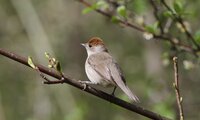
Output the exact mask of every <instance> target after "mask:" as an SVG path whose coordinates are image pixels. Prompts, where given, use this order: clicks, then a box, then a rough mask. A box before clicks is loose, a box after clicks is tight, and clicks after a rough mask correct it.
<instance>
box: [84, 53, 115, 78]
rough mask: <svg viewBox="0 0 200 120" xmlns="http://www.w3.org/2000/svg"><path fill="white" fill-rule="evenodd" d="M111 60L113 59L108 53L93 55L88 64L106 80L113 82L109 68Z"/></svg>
mask: <svg viewBox="0 0 200 120" xmlns="http://www.w3.org/2000/svg"><path fill="white" fill-rule="evenodd" d="M111 58H112V57H111V56H110V55H109V54H107V53H99V54H95V55H91V56H90V57H89V58H88V63H89V65H90V66H91V67H92V68H93V69H94V70H95V71H96V72H97V73H98V74H99V75H100V76H101V77H102V78H103V79H104V80H109V81H111V80H112V77H111V75H110V71H109V68H108V64H109V63H110V62H111ZM111 82H112V81H111Z"/></svg>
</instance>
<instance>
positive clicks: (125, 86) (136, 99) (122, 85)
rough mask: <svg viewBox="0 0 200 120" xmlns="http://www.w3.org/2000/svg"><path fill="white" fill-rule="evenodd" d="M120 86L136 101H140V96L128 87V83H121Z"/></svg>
mask: <svg viewBox="0 0 200 120" xmlns="http://www.w3.org/2000/svg"><path fill="white" fill-rule="evenodd" d="M118 86H119V87H120V88H121V89H122V91H123V92H124V93H125V94H126V95H127V96H128V97H129V98H130V99H131V100H132V101H134V102H140V100H139V98H138V97H137V96H136V95H135V94H134V93H132V92H131V90H130V89H129V88H128V86H127V85H125V84H120V85H118Z"/></svg>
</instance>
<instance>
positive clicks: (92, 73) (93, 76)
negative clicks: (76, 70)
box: [85, 65, 113, 87]
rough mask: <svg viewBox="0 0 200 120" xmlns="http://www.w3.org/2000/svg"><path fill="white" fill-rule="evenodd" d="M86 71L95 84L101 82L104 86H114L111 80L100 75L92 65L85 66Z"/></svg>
mask: <svg viewBox="0 0 200 120" xmlns="http://www.w3.org/2000/svg"><path fill="white" fill-rule="evenodd" d="M85 71H86V74H87V77H88V79H89V80H90V81H91V82H93V83H94V84H99V85H102V86H104V87H109V86H113V84H112V83H111V82H108V81H106V80H104V79H103V77H102V76H101V75H99V73H97V72H96V71H95V70H94V69H93V68H92V67H91V66H89V65H88V66H85Z"/></svg>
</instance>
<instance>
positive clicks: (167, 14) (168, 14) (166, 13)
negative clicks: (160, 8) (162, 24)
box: [163, 11, 173, 17]
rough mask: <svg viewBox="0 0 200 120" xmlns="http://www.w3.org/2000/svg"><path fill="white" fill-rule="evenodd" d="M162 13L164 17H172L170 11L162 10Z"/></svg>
mask: <svg viewBox="0 0 200 120" xmlns="http://www.w3.org/2000/svg"><path fill="white" fill-rule="evenodd" d="M163 15H164V16H165V17H172V16H173V15H172V12H170V11H165V12H163Z"/></svg>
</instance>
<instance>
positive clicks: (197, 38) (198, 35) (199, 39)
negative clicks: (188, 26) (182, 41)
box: [194, 30, 200, 43]
mask: <svg viewBox="0 0 200 120" xmlns="http://www.w3.org/2000/svg"><path fill="white" fill-rule="evenodd" d="M194 39H195V41H197V42H198V43H200V30H198V31H197V32H196V33H195V35H194Z"/></svg>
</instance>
